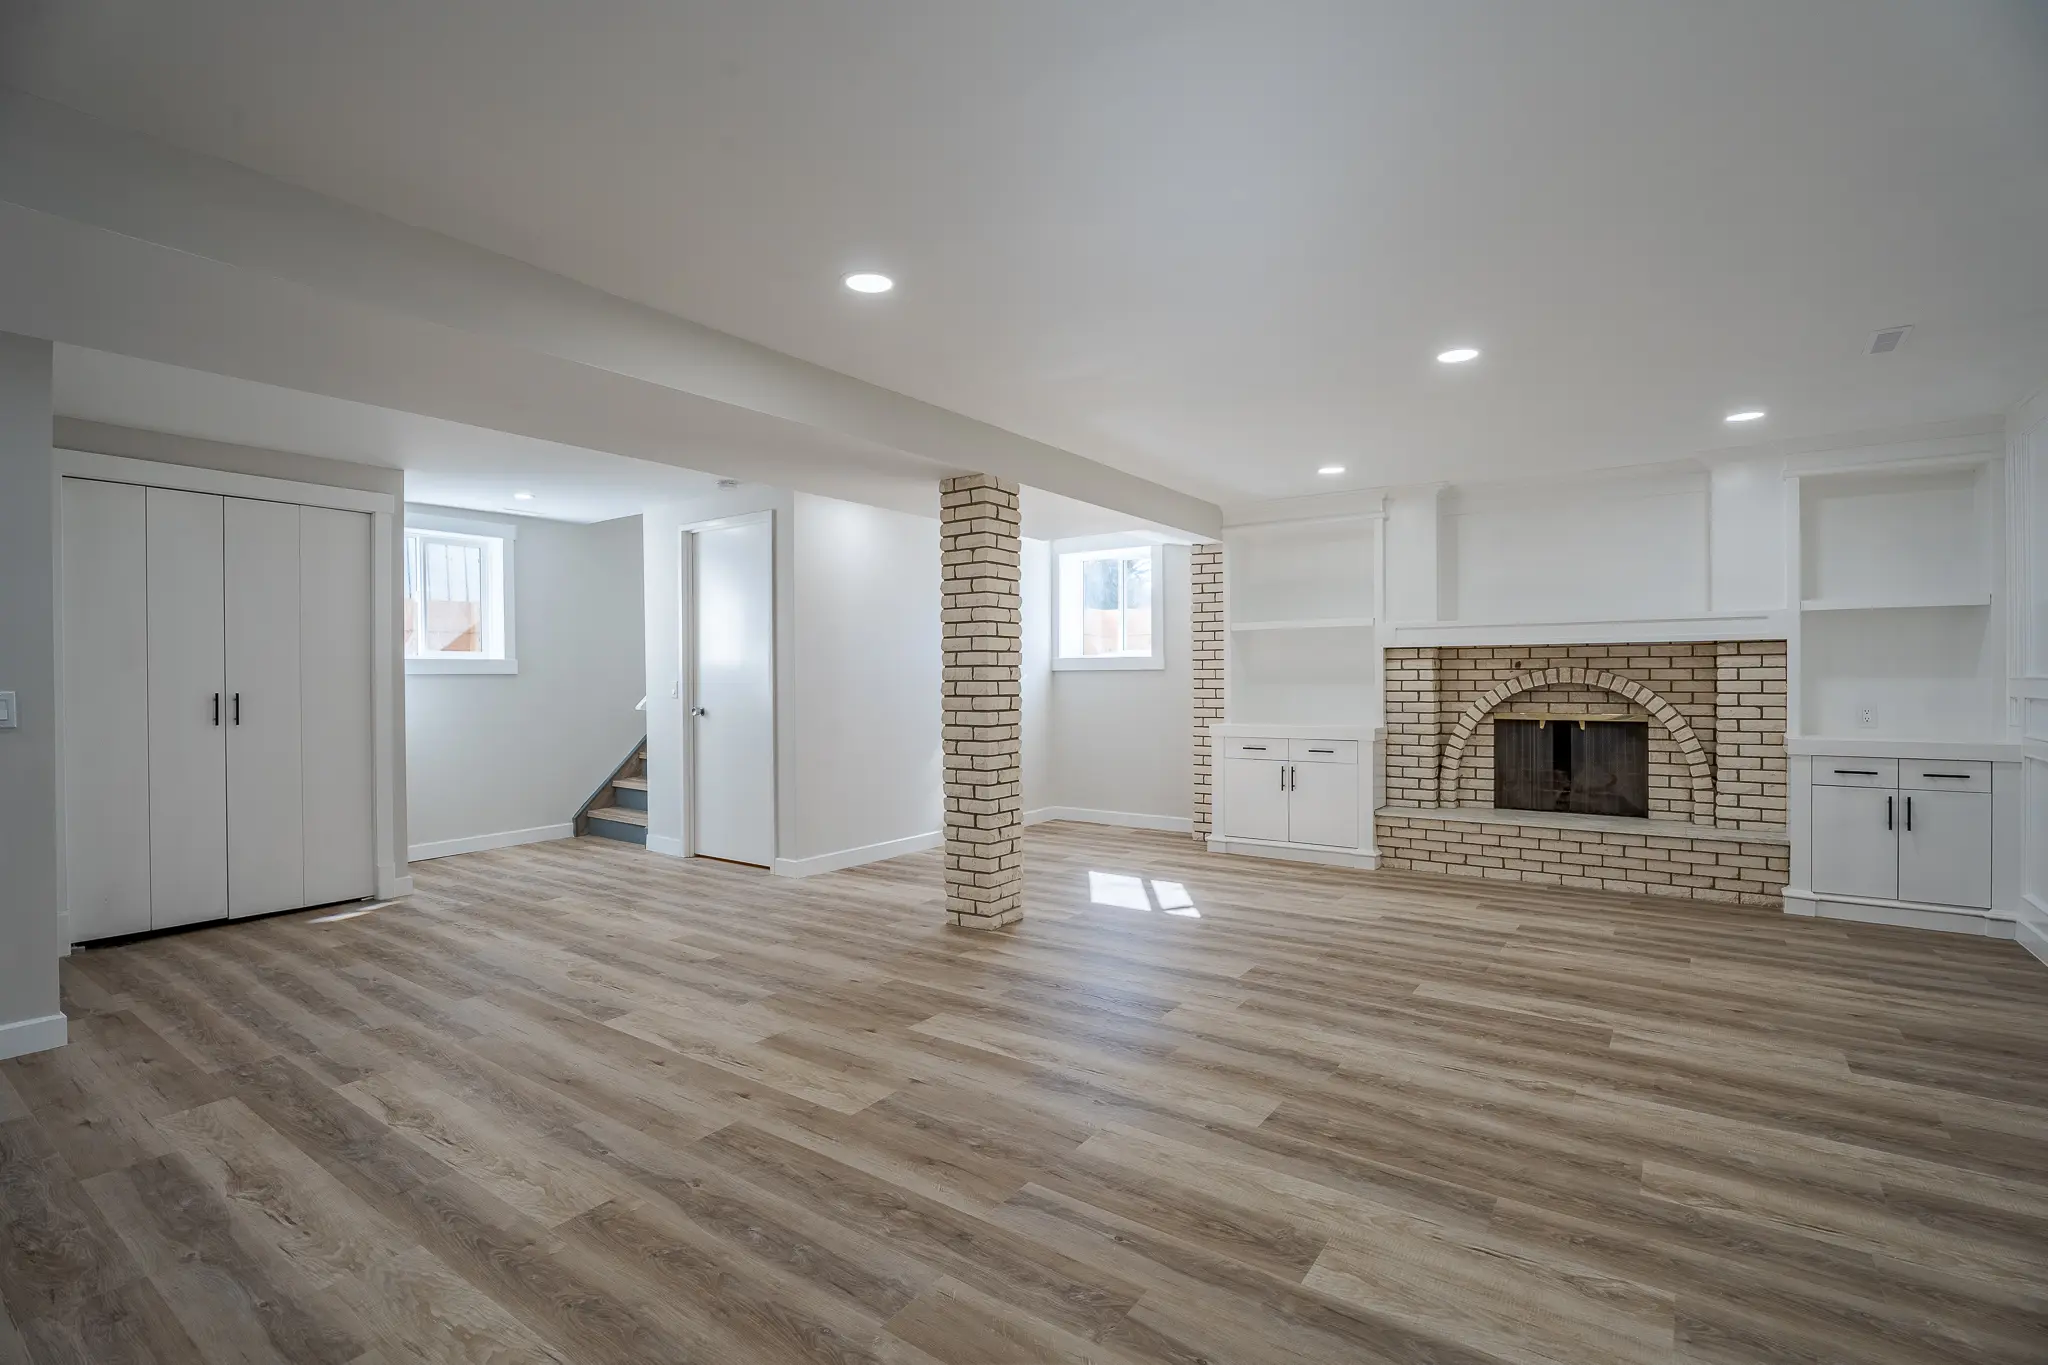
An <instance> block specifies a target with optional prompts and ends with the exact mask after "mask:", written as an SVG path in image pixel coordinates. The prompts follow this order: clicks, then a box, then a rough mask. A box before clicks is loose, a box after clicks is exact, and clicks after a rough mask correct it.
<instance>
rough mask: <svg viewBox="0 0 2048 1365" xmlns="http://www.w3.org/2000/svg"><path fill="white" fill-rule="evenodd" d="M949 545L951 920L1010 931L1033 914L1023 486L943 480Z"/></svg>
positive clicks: (943, 572)
mask: <svg viewBox="0 0 2048 1365" xmlns="http://www.w3.org/2000/svg"><path fill="white" fill-rule="evenodd" d="M939 549H940V570H939V573H940V578H941V583H940V591H941V592H942V593H943V594H944V599H943V601H942V602H941V607H942V611H941V615H940V620H941V621H942V622H943V623H944V624H943V626H942V630H943V632H944V636H945V674H944V682H943V684H942V691H943V696H944V698H945V701H944V707H945V717H944V726H945V729H944V731H943V734H944V740H945V753H946V921H947V922H948V923H949V924H955V925H958V926H960V927H961V928H963V929H1000V928H1002V927H1003V926H1004V925H1006V924H1015V923H1016V922H1017V921H1018V920H1020V919H1022V918H1024V846H1023V842H1022V835H1023V832H1024V786H1023V774H1022V771H1021V763H1022V758H1021V749H1020V744H1019V741H1018V733H1019V732H1018V720H1019V717H1018V707H1019V703H1020V697H1021V687H1020V684H1019V677H1018V674H1019V665H1020V664H1021V662H1022V639H1023V632H1022V629H1021V627H1020V626H1019V624H1018V613H1019V609H1020V605H1021V604H1020V601H1019V599H1018V594H1017V549H1018V545H1017V485H1016V484H1013V483H1004V482H1003V481H1002V480H1000V479H996V478H993V477H991V476H989V475H987V474H962V475H960V476H959V477H958V478H952V479H944V480H941V481H940V483H939Z"/></svg>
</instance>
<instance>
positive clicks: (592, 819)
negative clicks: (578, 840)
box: [576, 740, 647, 844]
mask: <svg viewBox="0 0 2048 1365" xmlns="http://www.w3.org/2000/svg"><path fill="white" fill-rule="evenodd" d="M576 825H577V829H576V832H577V833H578V834H589V835H594V836H596V837H597V838H599V839H617V840H619V841H620V842H621V843H627V844H645V843H646V842H647V744H646V742H645V741H644V740H643V741H642V742H641V744H640V746H639V747H638V748H636V749H635V750H634V751H633V753H632V755H631V757H629V758H627V760H626V761H625V762H624V763H621V764H620V765H619V770H618V771H617V772H615V773H613V774H612V776H611V780H610V781H609V782H607V783H605V785H604V786H602V787H599V788H598V789H597V791H596V793H595V794H594V795H593V796H592V797H591V798H590V800H588V801H586V802H585V803H584V805H583V810H582V811H581V812H580V813H579V814H578V815H577V818H576Z"/></svg>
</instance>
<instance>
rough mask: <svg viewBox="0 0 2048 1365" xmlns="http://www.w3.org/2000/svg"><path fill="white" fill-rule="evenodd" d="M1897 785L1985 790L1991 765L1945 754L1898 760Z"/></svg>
mask: <svg viewBox="0 0 2048 1365" xmlns="http://www.w3.org/2000/svg"><path fill="white" fill-rule="evenodd" d="M1899 785H1900V786H1901V787H1906V788H1909V789H1911V790H1913V791H1924V792H1988V791H1990V790H1991V765H1990V764H1989V763H1977V762H1970V763H1958V762H1955V761H1953V760H1950V759H1946V758H1940V759H1932V760H1928V759H1911V760H1906V761H1902V762H1901V763H1900V764H1899Z"/></svg>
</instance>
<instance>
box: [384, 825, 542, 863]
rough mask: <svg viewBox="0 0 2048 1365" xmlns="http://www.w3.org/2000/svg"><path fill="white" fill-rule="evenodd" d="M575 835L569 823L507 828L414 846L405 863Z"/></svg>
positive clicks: (540, 842)
mask: <svg viewBox="0 0 2048 1365" xmlns="http://www.w3.org/2000/svg"><path fill="white" fill-rule="evenodd" d="M575 833H576V826H574V825H573V824H571V825H535V826H534V827H533V828H532V829H508V830H501V831H500V832H498V833H496V834H475V835H471V836H470V837H469V838H467V839H443V840H441V841H440V842H439V843H433V844H414V845H413V846H412V847H411V848H409V849H407V850H406V851H405V857H406V861H407V862H414V863H423V862H426V861H427V860H428V859H430V858H452V857H454V856H455V855H456V854H458V853H482V852H483V851H484V850H485V849H491V848H511V847H512V846H513V845H515V844H542V843H546V842H547V841H548V840H550V839H568V838H571V837H573V836H574V835H575Z"/></svg>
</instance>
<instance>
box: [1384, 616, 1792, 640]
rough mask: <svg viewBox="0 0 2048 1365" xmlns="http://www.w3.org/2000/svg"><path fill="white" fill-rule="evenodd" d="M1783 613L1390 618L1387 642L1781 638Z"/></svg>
mask: <svg viewBox="0 0 2048 1365" xmlns="http://www.w3.org/2000/svg"><path fill="white" fill-rule="evenodd" d="M1786 616H1787V613H1785V612H1779V611H1767V612H1730V613H1726V614H1703V615H1699V616H1661V617H1628V616H1607V617H1594V618H1587V619H1579V620H1565V621H1491V622H1478V621H1405V622H1404V621H1394V622H1390V623H1388V625H1387V628H1386V636H1387V639H1386V642H1387V643H1388V644H1390V645H1407V646H1429V645H1603V644H1666V643H1671V644H1676V643H1683V642H1687V641H1697V640H1782V639H1784V638H1785V635H1786V630H1787V626H1786Z"/></svg>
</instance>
